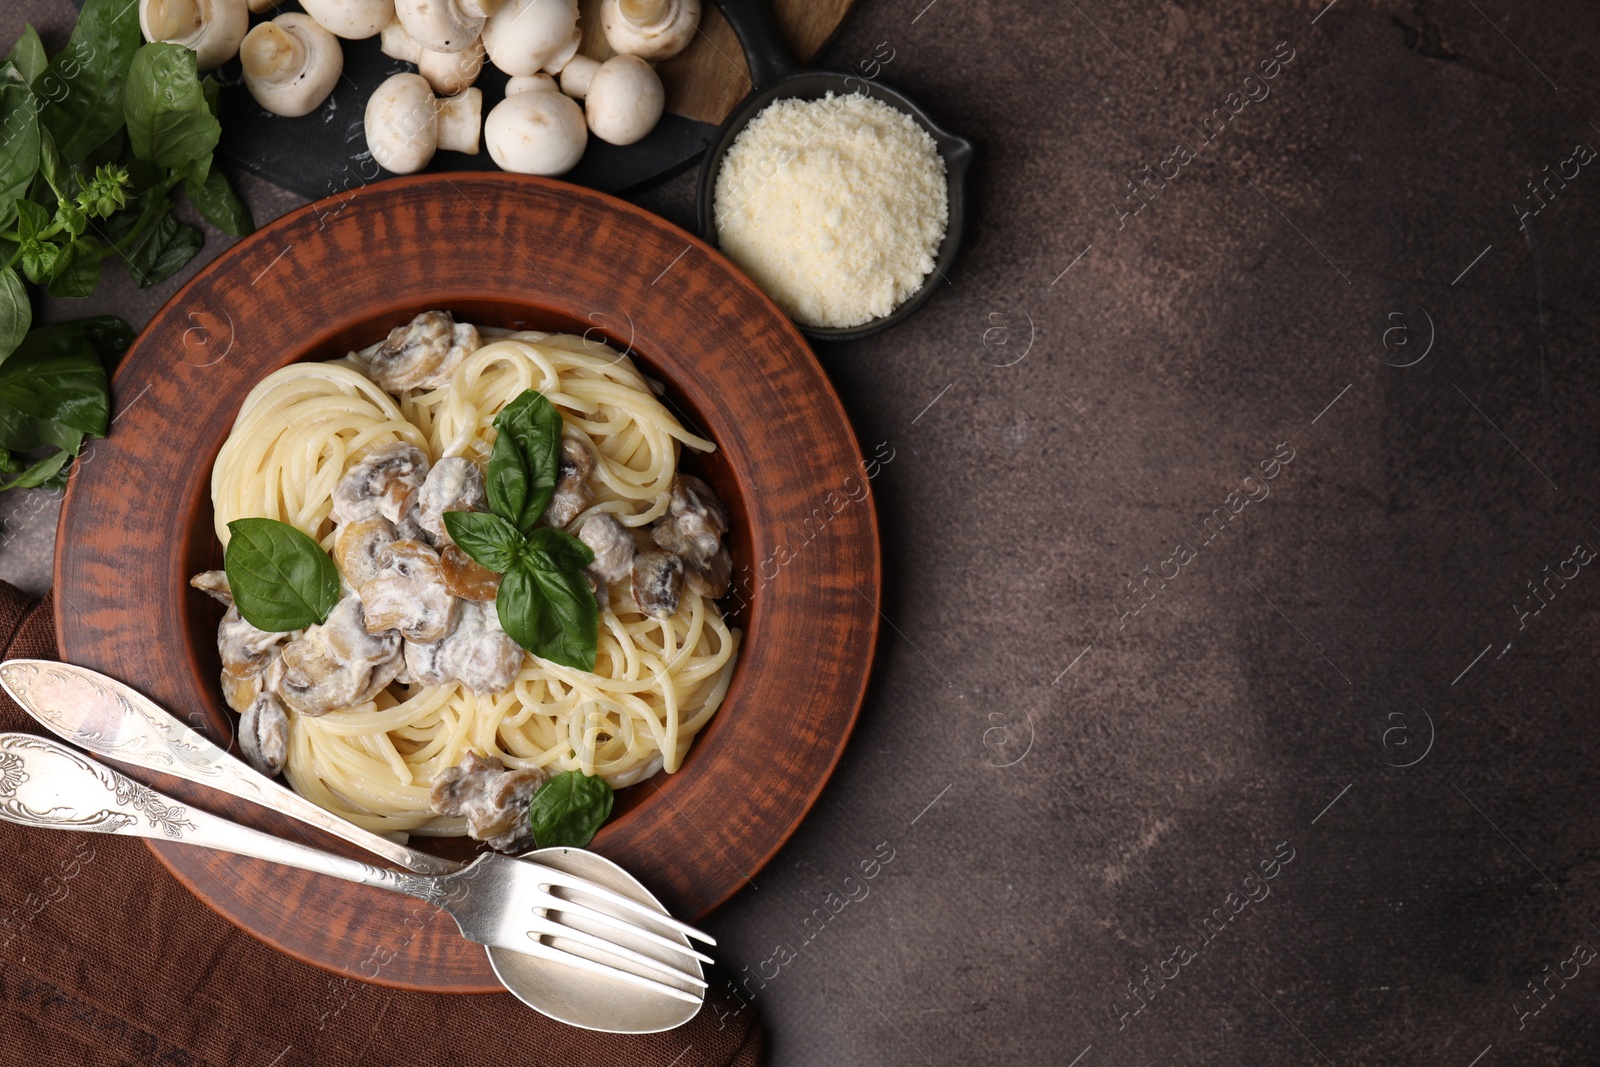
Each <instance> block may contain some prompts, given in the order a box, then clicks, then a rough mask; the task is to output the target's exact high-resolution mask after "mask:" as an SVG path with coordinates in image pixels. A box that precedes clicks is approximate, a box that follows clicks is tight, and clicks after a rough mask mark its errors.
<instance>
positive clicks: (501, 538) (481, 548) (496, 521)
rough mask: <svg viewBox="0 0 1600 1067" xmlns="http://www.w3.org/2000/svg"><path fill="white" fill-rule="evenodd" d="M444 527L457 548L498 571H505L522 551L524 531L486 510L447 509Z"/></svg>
mask: <svg viewBox="0 0 1600 1067" xmlns="http://www.w3.org/2000/svg"><path fill="white" fill-rule="evenodd" d="M444 528H445V530H446V531H448V532H449V534H450V539H451V540H452V541H454V542H455V543H456V547H457V548H459V549H461V551H463V552H465V553H466V554H467V555H469V556H471V557H472V558H473V559H474V560H476V561H477V562H478V563H480V564H482V565H483V566H485V567H488V568H489V569H490V570H492V571H494V572H495V573H496V574H504V573H505V572H506V571H508V570H510V569H511V567H512V564H514V563H516V561H517V557H518V556H519V555H521V554H522V534H521V533H519V532H518V531H517V528H516V527H515V526H513V525H511V524H510V523H509V522H507V521H506V520H504V519H502V518H501V517H500V516H498V515H491V514H490V513H489V512H487V511H447V512H445V513H444Z"/></svg>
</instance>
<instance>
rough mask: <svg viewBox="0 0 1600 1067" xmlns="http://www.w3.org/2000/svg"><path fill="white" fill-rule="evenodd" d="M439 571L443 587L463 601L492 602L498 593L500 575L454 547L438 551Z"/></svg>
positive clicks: (448, 546) (446, 547)
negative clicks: (441, 574) (442, 576)
mask: <svg viewBox="0 0 1600 1067" xmlns="http://www.w3.org/2000/svg"><path fill="white" fill-rule="evenodd" d="M439 569H440V572H441V573H443V575H444V587H445V588H446V589H448V590H450V592H451V593H453V594H454V595H456V596H458V597H460V598H461V599H463V600H481V601H493V600H494V598H495V596H496V595H498V594H499V592H500V575H498V574H496V573H495V572H494V571H492V570H490V569H489V568H488V567H485V566H484V565H483V564H481V563H479V562H478V561H477V560H475V559H473V558H472V557H471V556H469V555H467V554H466V553H465V552H463V551H461V549H460V548H458V547H456V546H455V545H445V546H444V548H443V549H441V550H440V552H439Z"/></svg>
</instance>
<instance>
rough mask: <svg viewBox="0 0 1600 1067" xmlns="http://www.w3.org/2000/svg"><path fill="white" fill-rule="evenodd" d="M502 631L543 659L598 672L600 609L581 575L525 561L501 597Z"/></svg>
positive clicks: (512, 571) (511, 575)
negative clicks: (542, 568) (536, 565)
mask: <svg viewBox="0 0 1600 1067" xmlns="http://www.w3.org/2000/svg"><path fill="white" fill-rule="evenodd" d="M495 611H496V614H498V615H499V617H500V628H501V629H503V630H505V632H506V633H507V634H508V635H510V637H511V639H512V640H513V641H515V642H516V643H517V644H519V645H521V646H522V647H523V648H524V649H526V650H527V651H529V652H531V653H533V654H534V655H535V656H538V657H540V658H541V659H547V660H551V661H552V662H555V663H560V664H562V665H563V666H566V667H573V668H575V669H577V670H580V671H592V670H594V656H595V647H596V645H597V643H598V638H599V633H600V611H599V609H598V608H597V607H596V606H595V602H594V592H593V591H592V590H591V589H590V588H589V583H588V582H587V581H586V580H585V579H584V576H583V575H582V573H580V572H576V571H567V572H562V571H552V570H538V569H536V568H535V567H532V566H530V565H529V564H528V562H527V560H526V559H519V560H518V561H517V562H516V564H515V565H513V566H512V568H511V569H510V570H509V571H507V572H506V575H505V577H504V578H502V579H501V580H500V592H499V593H498V594H497V595H496V596H495Z"/></svg>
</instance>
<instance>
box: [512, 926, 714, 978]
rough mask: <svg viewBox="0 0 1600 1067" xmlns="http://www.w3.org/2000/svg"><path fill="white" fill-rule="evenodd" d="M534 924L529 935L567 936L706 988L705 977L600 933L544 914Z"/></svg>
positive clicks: (630, 961)
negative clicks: (608, 938) (557, 920)
mask: <svg viewBox="0 0 1600 1067" xmlns="http://www.w3.org/2000/svg"><path fill="white" fill-rule="evenodd" d="M534 924H535V928H534V929H533V930H530V931H529V932H528V936H529V937H538V936H540V935H548V936H550V937H560V938H565V939H567V940H569V941H574V942H576V943H577V944H580V945H587V946H588V947H590V948H592V949H597V950H599V951H601V952H609V953H611V954H612V955H614V956H617V957H619V958H620V959H624V960H627V961H628V962H629V963H632V964H636V965H638V966H641V967H652V968H654V969H656V970H658V971H661V972H662V973H664V974H668V975H671V976H672V977H673V978H676V979H678V980H680V981H684V982H688V983H689V984H690V985H696V986H699V987H700V988H701V989H704V988H706V983H705V980H704V979H701V978H696V977H695V976H694V975H692V974H690V973H688V972H687V971H680V970H678V969H677V968H676V967H674V966H672V964H670V963H663V962H662V961H661V960H658V959H656V958H655V957H654V956H649V955H646V954H645V953H643V952H640V951H638V950H636V949H631V948H628V947H627V946H626V945H619V944H617V943H616V942H615V941H607V940H606V939H605V938H603V937H601V936H599V935H598V934H591V933H590V932H589V931H587V930H580V929H578V928H577V927H575V926H567V925H565V924H564V923H558V922H556V921H555V920H554V919H550V918H545V917H542V916H540V917H536V918H535V919H534Z"/></svg>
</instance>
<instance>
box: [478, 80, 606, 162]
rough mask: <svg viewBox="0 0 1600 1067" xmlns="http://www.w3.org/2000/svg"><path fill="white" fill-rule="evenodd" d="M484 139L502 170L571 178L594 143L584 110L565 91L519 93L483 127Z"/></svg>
mask: <svg viewBox="0 0 1600 1067" xmlns="http://www.w3.org/2000/svg"><path fill="white" fill-rule="evenodd" d="M483 140H484V144H485V145H486V146H487V147H488V149H489V155H490V156H491V157H493V159H494V161H495V163H496V164H497V165H498V166H499V167H500V169H501V170H509V171H515V172H517V173H519V174H543V175H547V176H553V175H557V174H565V173H566V172H567V171H569V170H571V169H572V168H573V167H575V166H577V165H578V160H580V159H582V158H583V150H584V147H585V146H586V144H587V143H588V132H587V131H586V130H585V129H584V125H583V109H582V108H580V107H579V106H578V105H577V104H576V103H575V102H574V101H573V100H572V99H571V98H570V97H567V96H563V95H561V94H560V93H539V92H532V93H518V94H516V95H515V96H508V97H506V98H505V99H504V100H502V101H500V103H498V104H496V105H495V107H494V110H493V111H491V112H489V117H488V119H486V120H485V121H484V124H483Z"/></svg>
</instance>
